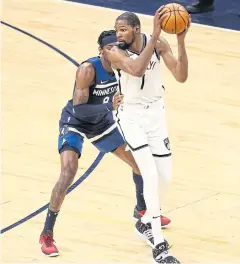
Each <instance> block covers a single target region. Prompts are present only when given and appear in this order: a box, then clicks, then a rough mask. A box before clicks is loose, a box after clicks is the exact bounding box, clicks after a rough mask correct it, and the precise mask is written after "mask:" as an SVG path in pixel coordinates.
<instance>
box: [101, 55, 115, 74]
mask: <svg viewBox="0 0 240 264" xmlns="http://www.w3.org/2000/svg"><path fill="white" fill-rule="evenodd" d="M101 62H102V66H103V68H104V69H105V71H107V72H108V73H109V74H110V75H112V74H113V69H112V67H111V64H110V63H109V62H108V61H106V60H104V58H103V57H102V56H101Z"/></svg>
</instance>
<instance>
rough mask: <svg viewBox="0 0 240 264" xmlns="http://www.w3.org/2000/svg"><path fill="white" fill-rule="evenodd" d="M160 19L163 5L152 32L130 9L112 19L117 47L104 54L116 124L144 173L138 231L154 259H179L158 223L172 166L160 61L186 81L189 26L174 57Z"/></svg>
mask: <svg viewBox="0 0 240 264" xmlns="http://www.w3.org/2000/svg"><path fill="white" fill-rule="evenodd" d="M164 18H165V15H164V10H163V7H161V8H160V9H159V10H157V12H156V14H155V16H154V28H153V33H152V35H151V36H150V35H145V34H143V33H141V26H140V20H139V18H138V17H137V16H136V15H135V14H134V13H131V12H125V13H123V14H122V15H120V16H119V17H118V18H117V19H116V22H115V29H116V34H117V39H118V42H119V43H118V46H114V45H113V47H112V48H109V50H108V51H106V52H107V54H106V56H107V59H108V60H109V62H110V63H111V65H112V68H113V69H114V71H115V74H116V77H117V79H118V82H119V90H120V92H121V93H122V94H123V95H124V102H123V104H122V105H120V107H119V109H118V113H117V118H118V124H119V127H120V129H121V131H122V134H123V136H124V138H125V141H126V142H127V144H128V146H129V148H130V149H131V151H132V153H133V156H134V158H135V160H136V162H137V164H138V166H139V169H140V171H141V173H142V175H144V177H143V180H144V197H145V200H146V205H147V212H146V214H145V215H144V216H143V217H142V219H140V220H138V221H137V223H136V226H135V227H136V230H137V231H138V233H139V234H140V235H142V236H143V237H145V238H146V239H148V240H149V241H151V242H152V243H153V259H154V263H179V261H178V260H177V259H176V258H174V257H173V256H172V255H171V254H170V253H169V248H168V246H167V242H166V241H165V240H164V238H163V234H162V230H161V225H160V221H159V217H160V208H161V198H162V196H161V195H160V197H161V198H160V197H159V190H160V193H161V192H163V189H164V188H163V187H164V186H165V185H166V183H168V182H170V181H171V170H172V158H171V150H170V144H169V139H168V131H167V125H166V118H165V106H164V100H163V96H164V86H163V80H162V75H161V70H160V64H161V63H162V62H164V63H165V65H166V66H167V68H168V69H169V70H170V71H171V73H172V74H173V76H174V77H175V79H176V80H177V81H178V82H185V81H186V79H187V77H188V59H187V54H186V49H185V42H184V40H185V36H186V33H187V30H188V28H186V29H185V31H184V32H182V33H181V34H180V35H177V42H178V58H175V57H174V55H173V54H172V51H171V48H170V46H169V44H168V42H167V41H166V39H165V38H163V37H162V36H160V33H161V21H162V19H164ZM159 187H160V188H159ZM150 244H151V243H150Z"/></svg>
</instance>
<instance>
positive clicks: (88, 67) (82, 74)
mask: <svg viewBox="0 0 240 264" xmlns="http://www.w3.org/2000/svg"><path fill="white" fill-rule="evenodd" d="M94 76H95V68H94V66H93V64H92V63H91V62H89V61H84V62H83V63H81V64H80V65H79V66H78V69H77V72H76V79H81V78H86V77H88V78H90V79H93V78H94Z"/></svg>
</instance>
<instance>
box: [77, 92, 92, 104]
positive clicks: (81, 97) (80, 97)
mask: <svg viewBox="0 0 240 264" xmlns="http://www.w3.org/2000/svg"><path fill="white" fill-rule="evenodd" d="M88 97H89V95H88V94H86V93H85V91H84V90H80V89H75V92H74V96H73V103H74V104H86V103H87V102H88Z"/></svg>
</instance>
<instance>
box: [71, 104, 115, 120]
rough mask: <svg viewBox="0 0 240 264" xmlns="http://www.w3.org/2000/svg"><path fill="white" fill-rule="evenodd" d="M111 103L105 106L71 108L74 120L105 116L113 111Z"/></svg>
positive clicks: (81, 105)
mask: <svg viewBox="0 0 240 264" xmlns="http://www.w3.org/2000/svg"><path fill="white" fill-rule="evenodd" d="M113 110H114V109H113V103H112V102H110V103H107V104H97V105H94V104H78V105H74V106H73V115H74V116H75V117H76V118H80V119H81V118H83V117H90V116H95V115H99V114H106V113H107V112H109V111H113Z"/></svg>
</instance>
